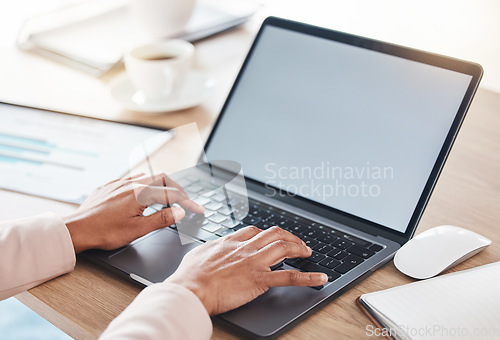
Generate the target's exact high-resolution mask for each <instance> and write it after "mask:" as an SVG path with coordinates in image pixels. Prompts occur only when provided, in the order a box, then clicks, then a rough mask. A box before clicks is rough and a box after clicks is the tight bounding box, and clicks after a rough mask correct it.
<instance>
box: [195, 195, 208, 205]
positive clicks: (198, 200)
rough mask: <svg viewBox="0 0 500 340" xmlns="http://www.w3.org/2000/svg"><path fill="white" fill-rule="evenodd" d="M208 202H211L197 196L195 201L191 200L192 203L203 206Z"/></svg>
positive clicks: (206, 198)
mask: <svg viewBox="0 0 500 340" xmlns="http://www.w3.org/2000/svg"><path fill="white" fill-rule="evenodd" d="M210 201H211V200H210V198H208V197H203V196H198V197H196V198H195V199H193V202H194V203H196V204H198V205H205V204H207V203H210Z"/></svg>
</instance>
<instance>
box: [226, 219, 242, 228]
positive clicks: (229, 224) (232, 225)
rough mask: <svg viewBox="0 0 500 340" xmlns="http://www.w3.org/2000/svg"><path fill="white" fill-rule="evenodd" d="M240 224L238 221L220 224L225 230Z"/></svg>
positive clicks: (227, 221) (229, 220)
mask: <svg viewBox="0 0 500 340" xmlns="http://www.w3.org/2000/svg"><path fill="white" fill-rule="evenodd" d="M240 223H241V222H240V221H234V220H231V219H228V220H226V221H224V222H223V223H222V226H223V227H226V228H234V227H236V226H237V225H238V224H240Z"/></svg>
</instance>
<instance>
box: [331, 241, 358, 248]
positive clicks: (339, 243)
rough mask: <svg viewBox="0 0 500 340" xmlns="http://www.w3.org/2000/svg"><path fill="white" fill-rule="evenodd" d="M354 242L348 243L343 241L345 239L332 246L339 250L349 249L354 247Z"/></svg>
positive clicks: (335, 242)
mask: <svg viewBox="0 0 500 340" xmlns="http://www.w3.org/2000/svg"><path fill="white" fill-rule="evenodd" d="M352 244H353V243H352V242H350V241H347V240H343V239H338V240H337V241H334V242H333V243H332V246H334V247H337V248H340V249H347V248H349V247H350V246H352Z"/></svg>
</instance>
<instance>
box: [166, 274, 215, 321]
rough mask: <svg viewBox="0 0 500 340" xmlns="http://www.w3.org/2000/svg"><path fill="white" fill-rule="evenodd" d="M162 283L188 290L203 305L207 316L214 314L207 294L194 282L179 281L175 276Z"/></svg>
mask: <svg viewBox="0 0 500 340" xmlns="http://www.w3.org/2000/svg"><path fill="white" fill-rule="evenodd" d="M163 282H164V283H173V284H176V285H179V286H182V287H184V288H186V289H188V290H190V291H191V292H192V293H193V294H194V295H196V297H198V299H199V300H200V302H201V303H202V304H203V306H204V307H205V309H206V310H207V313H208V315H210V316H212V315H213V313H214V308H213V306H212V304H211V303H210V299H209V298H208V294H206V292H205V290H204V289H203V288H202V287H201V286H200V285H199V284H196V283H195V282H193V281H191V280H181V279H178V278H177V277H175V275H172V276H170V277H168V278H167V279H166V280H165V281H163Z"/></svg>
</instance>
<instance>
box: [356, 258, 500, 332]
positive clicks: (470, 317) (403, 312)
mask: <svg viewBox="0 0 500 340" xmlns="http://www.w3.org/2000/svg"><path fill="white" fill-rule="evenodd" d="M499 281H500V262H495V263H491V264H488V265H484V266H480V267H476V268H472V269H469V270H464V271H460V272H456V273H451V274H447V275H443V276H439V277H436V278H433V279H429V280H425V281H419V282H414V283H411V284H408V285H403V286H399V287H394V288H390V289H386V290H382V291H379V292H374V293H369V294H363V295H361V296H360V297H359V299H358V301H357V303H358V305H359V306H360V307H361V309H362V310H363V311H364V312H365V313H366V314H367V315H368V316H369V318H370V319H371V320H372V321H373V322H374V323H375V324H376V326H377V327H378V329H376V327H373V326H372V327H370V326H371V325H369V326H367V328H366V334H367V335H384V336H386V337H388V338H389V339H498V338H500V324H499V322H498V321H499V320H500V308H498V306H500V285H499V284H498V282H499Z"/></svg>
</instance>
